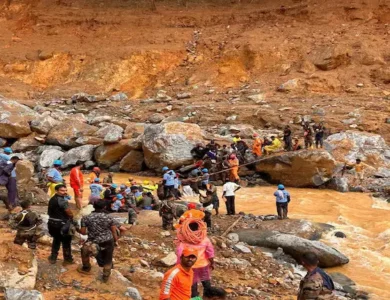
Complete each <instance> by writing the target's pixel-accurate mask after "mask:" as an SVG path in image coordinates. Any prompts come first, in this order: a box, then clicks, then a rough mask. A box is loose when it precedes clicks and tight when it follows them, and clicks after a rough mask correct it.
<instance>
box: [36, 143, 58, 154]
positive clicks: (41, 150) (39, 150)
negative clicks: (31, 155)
mask: <svg viewBox="0 0 390 300" xmlns="http://www.w3.org/2000/svg"><path fill="white" fill-rule="evenodd" d="M45 150H59V151H62V148H61V147H60V146H51V145H43V146H39V147H38V148H36V149H35V153H36V154H42V152H43V151H45Z"/></svg>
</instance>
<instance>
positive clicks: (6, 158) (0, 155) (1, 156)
mask: <svg viewBox="0 0 390 300" xmlns="http://www.w3.org/2000/svg"><path fill="white" fill-rule="evenodd" d="M10 159H11V157H10V156H9V155H7V154H5V153H0V162H2V161H4V162H7V161H9V160H10Z"/></svg>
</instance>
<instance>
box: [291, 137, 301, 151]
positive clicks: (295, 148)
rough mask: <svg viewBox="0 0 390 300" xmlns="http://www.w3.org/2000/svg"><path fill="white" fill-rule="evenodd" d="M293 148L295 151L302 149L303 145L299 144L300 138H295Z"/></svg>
mask: <svg viewBox="0 0 390 300" xmlns="http://www.w3.org/2000/svg"><path fill="white" fill-rule="evenodd" d="M292 150H293V151H298V150H302V146H301V145H300V144H299V140H298V139H294V144H293V146H292Z"/></svg>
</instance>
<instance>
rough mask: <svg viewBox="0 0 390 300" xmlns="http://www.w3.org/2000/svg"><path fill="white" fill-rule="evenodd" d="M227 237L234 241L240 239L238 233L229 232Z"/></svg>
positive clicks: (236, 241)
mask: <svg viewBox="0 0 390 300" xmlns="http://www.w3.org/2000/svg"><path fill="white" fill-rule="evenodd" d="M227 238H228V239H229V240H230V241H232V242H233V243H238V242H239V241H240V237H239V236H238V234H237V233H229V234H228V235H227Z"/></svg>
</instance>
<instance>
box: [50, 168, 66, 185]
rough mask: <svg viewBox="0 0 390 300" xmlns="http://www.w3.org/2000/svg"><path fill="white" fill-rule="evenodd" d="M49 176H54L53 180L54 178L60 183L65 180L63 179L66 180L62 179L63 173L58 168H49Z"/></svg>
mask: <svg viewBox="0 0 390 300" xmlns="http://www.w3.org/2000/svg"><path fill="white" fill-rule="evenodd" d="M47 177H51V178H53V180H54V181H55V182H56V183H59V182H63V181H64V180H63V179H62V175H61V173H60V171H58V170H57V169H54V168H51V169H49V171H48V172H47Z"/></svg>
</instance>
